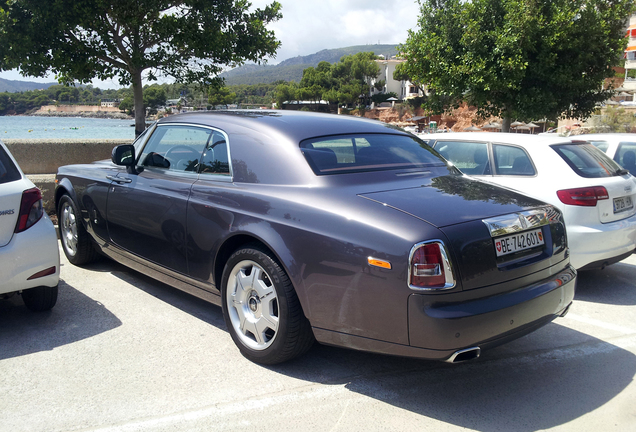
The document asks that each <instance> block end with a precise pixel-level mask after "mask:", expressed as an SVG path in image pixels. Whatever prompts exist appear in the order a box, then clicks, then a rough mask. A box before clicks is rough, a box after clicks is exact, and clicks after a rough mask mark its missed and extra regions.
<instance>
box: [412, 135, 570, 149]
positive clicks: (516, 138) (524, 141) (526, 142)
mask: <svg viewBox="0 0 636 432" xmlns="http://www.w3.org/2000/svg"><path fill="white" fill-rule="evenodd" d="M420 138H421V139H423V140H429V139H434V140H445V141H450V140H457V139H461V140H465V141H479V142H494V143H502V144H516V145H520V146H522V147H526V146H548V145H552V144H563V143H569V142H571V140H570V139H569V138H566V137H546V136H539V135H532V134H518V133H505V132H450V133H448V132H447V133H435V134H426V135H420Z"/></svg>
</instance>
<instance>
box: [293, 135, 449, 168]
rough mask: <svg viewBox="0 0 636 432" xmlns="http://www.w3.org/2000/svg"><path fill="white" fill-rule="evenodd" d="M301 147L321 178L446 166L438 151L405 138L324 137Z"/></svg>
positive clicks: (370, 136)
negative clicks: (323, 176)
mask: <svg viewBox="0 0 636 432" xmlns="http://www.w3.org/2000/svg"><path fill="white" fill-rule="evenodd" d="M300 148H301V150H302V152H303V154H304V155H305V158H306V159H307V161H308V162H309V165H310V166H311V168H312V169H313V170H314V172H315V173H316V174H317V175H325V174H342V173H351V172H364V171H380V170H392V169H405V168H420V167H430V166H446V162H445V161H444V159H442V158H441V157H440V156H439V154H438V153H437V152H436V151H435V150H433V149H432V148H431V147H429V146H428V145H427V144H425V143H424V142H422V141H420V140H418V139H417V138H415V137H410V136H405V135H391V134H356V135H339V136H330V137H321V138H313V139H308V140H305V141H303V142H301V143H300Z"/></svg>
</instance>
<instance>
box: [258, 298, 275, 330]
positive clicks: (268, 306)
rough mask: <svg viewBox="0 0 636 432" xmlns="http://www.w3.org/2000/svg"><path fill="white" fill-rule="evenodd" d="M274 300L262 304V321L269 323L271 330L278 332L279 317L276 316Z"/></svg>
mask: <svg viewBox="0 0 636 432" xmlns="http://www.w3.org/2000/svg"><path fill="white" fill-rule="evenodd" d="M274 300H275V298H272V299H271V300H270V301H266V302H263V303H262V307H263V315H262V319H264V320H266V321H267V322H268V326H269V328H271V329H272V330H274V331H278V316H276V315H274V304H273V303H274Z"/></svg>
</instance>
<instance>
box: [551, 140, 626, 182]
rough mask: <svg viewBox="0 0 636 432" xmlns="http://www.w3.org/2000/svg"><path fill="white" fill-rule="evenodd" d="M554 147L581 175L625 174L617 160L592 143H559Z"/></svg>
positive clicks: (605, 175) (592, 176)
mask: <svg viewBox="0 0 636 432" xmlns="http://www.w3.org/2000/svg"><path fill="white" fill-rule="evenodd" d="M552 148H553V149H554V150H555V151H556V152H557V153H558V154H559V155H560V156H561V157H562V158H563V160H565V162H567V164H568V165H570V167H571V168H572V169H573V170H574V172H576V173H577V174H578V175H580V176H581V177H586V178H599V177H613V176H617V175H621V174H624V171H623V169H622V168H621V167H620V166H619V165H618V164H617V163H616V162H614V161H613V160H612V159H610V158H609V157H608V156H607V155H606V154H605V153H603V152H602V151H601V150H599V149H598V148H596V147H595V146H594V145H592V144H590V143H587V142H586V143H572V144H558V145H553V146H552Z"/></svg>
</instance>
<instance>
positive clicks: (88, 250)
mask: <svg viewBox="0 0 636 432" xmlns="http://www.w3.org/2000/svg"><path fill="white" fill-rule="evenodd" d="M57 223H58V228H59V230H60V240H61V241H62V249H63V250H64V255H66V258H67V259H68V260H69V262H70V263H71V264H74V265H78V266H79V265H82V264H88V263H90V262H92V261H95V260H96V259H97V258H98V257H99V255H98V253H97V251H96V250H95V247H94V246H93V242H92V241H91V239H90V237H89V235H88V233H87V232H86V229H85V228H84V225H83V224H82V220H81V217H80V212H79V210H78V209H77V206H76V205H75V202H73V199H72V198H71V197H70V196H69V195H66V194H65V195H62V198H60V202H59V204H58V206H57Z"/></svg>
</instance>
